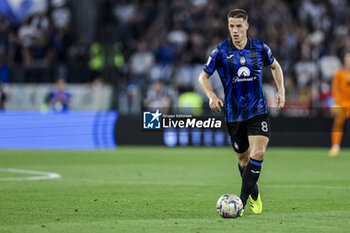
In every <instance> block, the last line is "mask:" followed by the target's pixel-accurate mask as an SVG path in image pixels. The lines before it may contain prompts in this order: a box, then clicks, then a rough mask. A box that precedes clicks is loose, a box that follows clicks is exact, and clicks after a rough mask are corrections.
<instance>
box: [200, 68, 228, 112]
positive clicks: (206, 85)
mask: <svg viewBox="0 0 350 233" xmlns="http://www.w3.org/2000/svg"><path fill="white" fill-rule="evenodd" d="M209 78H210V76H209V75H208V74H207V73H205V72H204V71H202V72H201V74H200V75H199V78H198V82H199V86H200V87H201V88H202V90H203V92H204V93H205V94H206V96H207V97H208V98H209V107H210V109H211V110H213V111H214V112H221V108H220V105H221V107H223V106H224V104H223V102H222V100H221V99H220V98H218V97H217V95H216V94H215V92H214V91H213V88H212V86H211V84H210V82H209Z"/></svg>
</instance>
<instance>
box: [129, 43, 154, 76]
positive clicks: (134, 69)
mask: <svg viewBox="0 0 350 233" xmlns="http://www.w3.org/2000/svg"><path fill="white" fill-rule="evenodd" d="M153 65H154V56H153V54H152V53H151V52H150V51H148V49H147V44H146V43H145V42H144V41H141V42H139V43H138V45H137V51H136V52H135V53H134V54H133V55H132V56H131V58H130V71H131V74H132V80H134V81H136V82H142V81H144V80H146V79H147V78H148V76H149V72H150V69H151V68H152V66H153Z"/></svg>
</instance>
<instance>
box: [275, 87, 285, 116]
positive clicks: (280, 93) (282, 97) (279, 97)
mask: <svg viewBox="0 0 350 233" xmlns="http://www.w3.org/2000/svg"><path fill="white" fill-rule="evenodd" d="M276 102H277V103H278V111H281V110H282V109H283V107H284V103H285V102H286V100H285V94H284V89H282V90H278V92H277V94H276Z"/></svg>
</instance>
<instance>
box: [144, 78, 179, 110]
mask: <svg viewBox="0 0 350 233" xmlns="http://www.w3.org/2000/svg"><path fill="white" fill-rule="evenodd" d="M173 101H174V94H173V93H172V90H171V89H169V88H167V87H166V86H165V85H164V82H163V81H161V80H157V81H154V82H153V83H152V85H151V86H150V87H149V89H148V90H147V94H146V99H145V100H144V106H145V107H146V108H147V109H155V108H161V109H164V110H162V111H163V112H167V111H169V108H170V107H171V106H172V102H173Z"/></svg>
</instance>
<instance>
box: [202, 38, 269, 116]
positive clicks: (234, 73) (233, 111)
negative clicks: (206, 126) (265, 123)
mask: <svg viewBox="0 0 350 233" xmlns="http://www.w3.org/2000/svg"><path fill="white" fill-rule="evenodd" d="M273 61H274V57H273V55H272V53H271V50H270V48H269V47H268V46H267V45H266V44H265V43H263V42H261V41H258V40H254V39H251V38H248V41H247V44H246V46H245V47H244V49H242V50H239V49H237V48H236V47H235V46H234V45H233V43H232V40H231V39H227V40H225V41H224V42H222V43H221V44H220V45H219V46H218V47H217V48H216V49H215V50H214V51H213V52H212V54H211V55H210V57H209V59H208V61H207V64H206V65H205V66H204V69H203V70H204V72H206V73H207V74H208V75H212V74H213V73H214V71H215V70H216V71H217V72H218V74H219V76H220V79H221V82H222V85H223V87H224V91H225V100H224V112H225V120H226V121H227V122H239V121H245V120H247V119H250V118H252V117H254V116H257V115H261V114H266V113H268V106H267V103H266V99H265V96H264V93H263V91H262V84H261V69H262V64H264V65H265V66H268V65H271V64H272V63H273Z"/></svg>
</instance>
